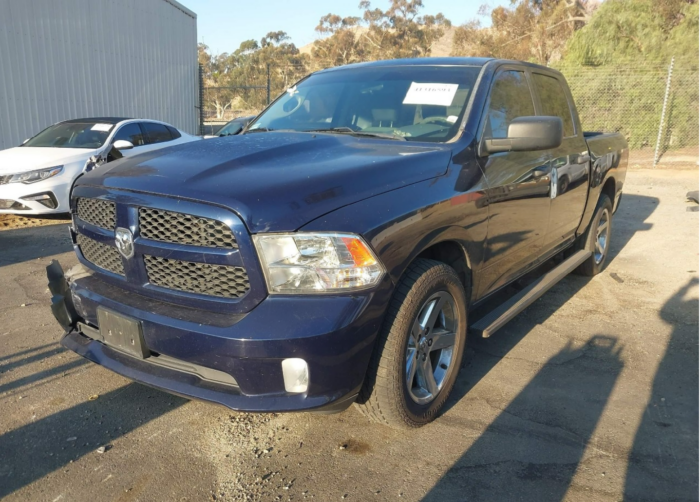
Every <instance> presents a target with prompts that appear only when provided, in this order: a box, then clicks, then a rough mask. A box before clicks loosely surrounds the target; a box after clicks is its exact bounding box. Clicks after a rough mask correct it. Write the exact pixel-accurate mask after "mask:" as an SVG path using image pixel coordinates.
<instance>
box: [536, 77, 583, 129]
mask: <svg viewBox="0 0 700 502" xmlns="http://www.w3.org/2000/svg"><path fill="white" fill-rule="evenodd" d="M533 77H534V80H535V88H536V89H537V95H538V96H539V98H540V104H541V105H542V114H543V115H550V116H553V117H559V118H561V120H562V122H564V137H565V138H566V137H569V136H573V135H574V134H575V132H574V120H573V118H572V117H571V107H570V106H569V100H568V99H566V94H565V93H564V89H563V88H562V86H561V82H559V80H557V79H556V78H554V77H550V76H547V75H540V74H539V73H535V74H533Z"/></svg>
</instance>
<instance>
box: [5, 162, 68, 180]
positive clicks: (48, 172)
mask: <svg viewBox="0 0 700 502" xmlns="http://www.w3.org/2000/svg"><path fill="white" fill-rule="evenodd" d="M62 171H63V166H56V167H47V168H45V169H37V170H36V171H29V172H26V173H20V174H13V175H12V177H11V178H10V181H9V183H27V184H28V183H36V182H37V181H43V180H46V179H49V178H52V177H54V176H56V175H57V174H61V172H62Z"/></svg>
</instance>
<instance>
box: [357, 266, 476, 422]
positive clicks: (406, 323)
mask: <svg viewBox="0 0 700 502" xmlns="http://www.w3.org/2000/svg"><path fill="white" fill-rule="evenodd" d="M445 292H446V293H448V294H449V295H445ZM435 295H442V296H441V298H446V300H445V302H446V303H449V302H450V300H449V298H450V297H451V298H452V303H450V307H449V312H450V319H451V325H452V326H453V327H454V331H453V332H454V336H452V335H450V336H451V339H453V340H454V345H453V346H452V348H451V352H449V354H451V355H450V357H451V360H450V363H449V366H447V368H446V369H443V371H444V373H443V374H444V376H443V377H442V380H441V382H442V384H441V387H439V390H437V392H435V393H434V395H433V394H431V395H433V396H434V397H433V398H432V400H431V401H430V402H427V403H425V404H419V403H418V402H415V400H414V397H412V396H413V395H414V390H413V387H412V390H409V385H408V384H407V380H408V377H407V374H406V372H407V367H406V363H407V351H408V350H409V343H413V344H415V340H416V338H415V337H412V336H411V332H412V329H413V328H414V323H416V321H417V319H418V315H419V314H421V313H423V312H426V310H425V309H426V308H427V307H426V306H427V305H428V303H429V302H431V301H433V300H432V298H434V297H435ZM436 304H437V301H436ZM466 305H467V298H466V295H465V292H464V287H463V286H462V283H461V282H460V280H459V277H458V275H457V273H456V272H455V271H454V269H452V268H451V267H450V266H448V265H446V264H445V263H442V262H439V261H434V260H427V259H417V260H416V261H415V262H414V263H412V264H411V265H410V266H409V268H408V270H407V271H406V273H405V274H404V276H403V278H402V279H401V281H400V283H399V284H398V286H397V288H396V292H395V293H394V296H393V298H392V300H391V302H390V304H389V308H388V311H387V314H386V318H385V320H384V324H383V326H382V329H381V332H380V333H379V336H378V339H377V342H376V345H375V349H374V353H373V355H372V359H371V361H370V364H369V368H368V370H367V375H366V377H365V382H364V384H363V387H362V390H361V391H360V395H359V396H358V400H357V402H356V403H355V405H356V407H357V408H358V409H359V410H360V411H361V412H362V413H363V414H364V415H365V416H366V417H368V418H369V419H371V420H372V421H374V422H378V423H382V424H385V425H388V426H390V427H393V428H397V429H411V428H415V427H420V426H422V425H425V424H427V423H428V422H431V421H432V420H433V419H434V418H435V417H436V416H437V414H438V413H439V411H440V409H441V408H442V407H443V406H444V404H445V401H447V398H448V396H449V394H450V391H451V390H452V387H453V386H454V383H455V380H456V378H457V373H458V372H459V368H460V366H461V363H462V354H463V353H464V346H465V344H466V338H467V309H466ZM424 315H425V314H424ZM440 316H441V319H443V320H444V319H446V317H447V316H446V314H440ZM436 330H437V328H436ZM444 331H448V330H444ZM449 331H450V332H452V330H449ZM436 333H437V331H436ZM430 337H432V334H431V333H430V331H426V334H425V337H421V338H420V339H421V340H423V341H425V342H426V343H421V344H420V346H421V347H422V350H427V355H428V357H429V358H430V357H431V356H439V357H442V354H443V351H442V350H441V349H437V350H436V349H435V348H432V349H431V348H430V347H431V346H432V343H433V342H432V340H433V339H432V338H430ZM409 339H411V340H412V342H409ZM435 340H437V338H435ZM426 344H427V346H428V348H427V349H426V348H425V345H426ZM434 347H437V342H436V345H435V346H434ZM411 350H414V349H411ZM415 350H418V347H416V349H415ZM431 350H436V352H435V353H433V352H431ZM437 351H439V352H437ZM414 352H415V351H414ZM419 357H421V356H420V351H418V352H415V355H414V356H413V357H412V359H414V360H416V361H418V360H419V359H418V358H419ZM422 361H425V357H423V358H422ZM441 361H443V359H439V361H438V362H437V364H439V365H440V368H443V367H444V366H445V364H444V363H442V364H441ZM415 364H416V365H419V364H420V363H418V362H416V363H415ZM433 364H435V363H433ZM430 367H431V368H432V366H430ZM436 371H438V370H437V369H436ZM419 373H420V370H419ZM424 374H425V373H424ZM431 378H432V377H431ZM411 381H414V380H413V378H411ZM432 381H433V382H435V381H436V380H435V379H433V380H432ZM426 399H427V398H426Z"/></svg>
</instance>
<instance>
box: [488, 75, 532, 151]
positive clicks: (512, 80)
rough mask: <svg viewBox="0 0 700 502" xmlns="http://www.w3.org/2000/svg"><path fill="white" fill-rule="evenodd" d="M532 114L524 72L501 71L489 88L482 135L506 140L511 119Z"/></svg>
mask: <svg viewBox="0 0 700 502" xmlns="http://www.w3.org/2000/svg"><path fill="white" fill-rule="evenodd" d="M534 114H535V105H534V104H533V102H532V94H531V93H530V86H529V85H528V83H527V78H526V77H525V72H522V71H517V70H507V71H503V72H501V73H499V74H498V75H497V76H496V80H495V81H494V82H493V86H492V88H491V99H490V101H489V111H488V116H487V120H486V130H485V131H484V135H485V137H487V138H507V137H508V126H509V125H510V123H511V122H512V121H513V119H516V118H518V117H528V116H532V115H534Z"/></svg>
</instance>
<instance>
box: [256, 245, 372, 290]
mask: <svg viewBox="0 0 700 502" xmlns="http://www.w3.org/2000/svg"><path fill="white" fill-rule="evenodd" d="M253 240H254V241H255V246H256V247H257V249H258V255H259V256H260V261H261V262H262V266H263V269H264V271H265V278H266V280H267V287H268V290H269V291H270V293H283V294H294V293H298V294H310V293H311V294H313V293H332V292H346V291H353V290H359V289H366V288H369V287H372V286H374V285H376V284H377V283H378V282H379V280H380V279H381V277H382V274H383V273H384V268H383V267H382V266H381V264H380V263H379V260H377V257H376V256H375V255H374V253H373V252H372V250H371V249H370V248H369V246H368V245H367V244H365V242H364V241H363V240H362V238H361V237H359V236H358V235H354V234H337V233H313V234H312V233H294V234H259V235H255V236H253Z"/></svg>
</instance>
